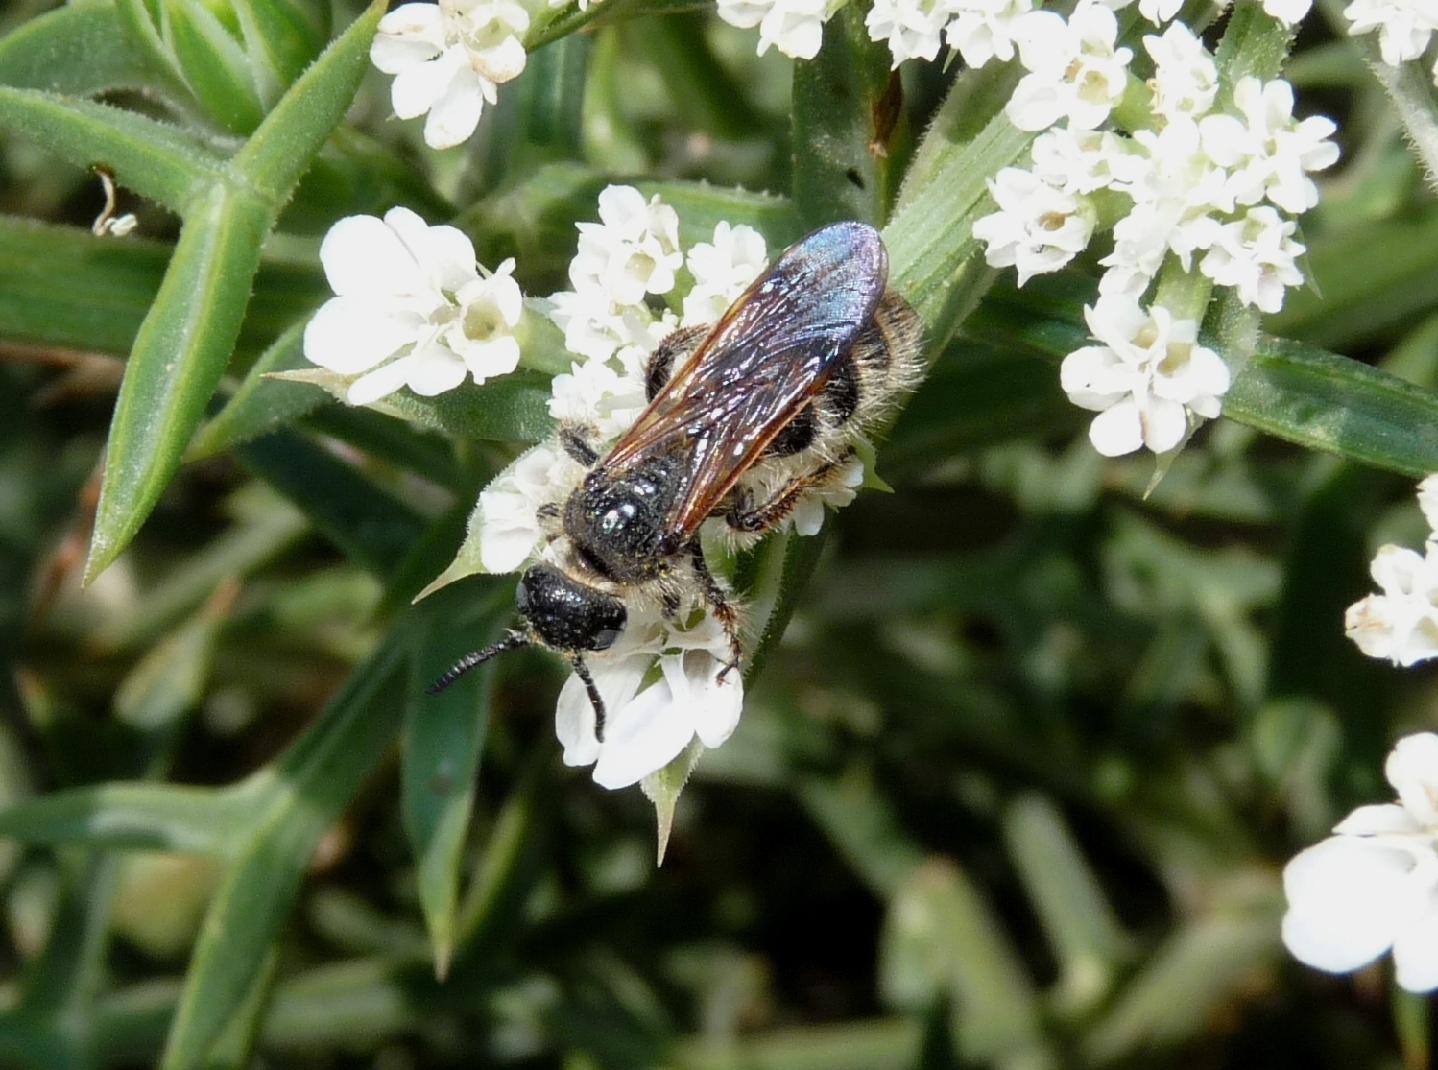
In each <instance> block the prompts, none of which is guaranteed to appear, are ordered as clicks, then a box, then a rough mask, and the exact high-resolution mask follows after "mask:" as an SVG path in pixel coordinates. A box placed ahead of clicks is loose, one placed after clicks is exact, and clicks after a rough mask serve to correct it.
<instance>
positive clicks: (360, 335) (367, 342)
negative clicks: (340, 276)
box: [305, 297, 423, 375]
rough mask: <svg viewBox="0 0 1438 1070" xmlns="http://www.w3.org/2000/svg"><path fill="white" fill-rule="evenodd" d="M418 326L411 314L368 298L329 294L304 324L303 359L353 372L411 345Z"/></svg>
mask: <svg viewBox="0 0 1438 1070" xmlns="http://www.w3.org/2000/svg"><path fill="white" fill-rule="evenodd" d="M422 327H423V321H422V320H421V319H420V318H419V317H418V316H416V315H414V314H412V313H406V312H404V311H397V310H395V309H393V308H387V307H385V306H384V305H383V304H381V303H378V302H375V301H372V300H370V301H363V300H358V299H356V298H353V297H331V298H330V299H329V300H328V301H326V302H325V303H324V304H322V305H321V306H320V309H319V311H318V312H316V313H315V314H314V316H313V317H311V319H310V321H309V323H307V324H305V359H306V360H308V361H309V362H310V363H312V364H318V365H319V366H320V367H321V368H328V369H330V371H336V372H339V373H341V374H343V375H355V374H358V373H359V372H363V371H368V370H369V369H370V368H373V367H374V366H375V365H376V364H378V363H379V362H380V361H382V360H384V359H385V358H386V357H390V356H393V355H394V354H395V353H397V352H399V350H400V349H402V348H404V347H405V346H406V345H410V344H412V343H413V342H414V341H415V339H416V338H417V337H418V333H419V331H420V329H421V328H422Z"/></svg>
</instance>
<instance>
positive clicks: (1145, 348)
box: [1059, 295, 1229, 457]
mask: <svg viewBox="0 0 1438 1070" xmlns="http://www.w3.org/2000/svg"><path fill="white" fill-rule="evenodd" d="M1084 315H1085V316H1086V318H1087V319H1088V324H1089V329H1090V330H1091V331H1092V332H1093V335H1094V337H1095V338H1096V339H1097V340H1098V341H1099V342H1101V343H1102V345H1096V346H1085V347H1084V348H1083V349H1078V350H1075V351H1074V352H1072V353H1070V354H1069V355H1068V356H1067V357H1065V358H1064V362H1063V366H1062V367H1061V368H1060V369H1059V381H1060V382H1061V383H1062V385H1063V388H1064V392H1065V393H1067V394H1068V396H1069V400H1070V401H1072V402H1073V403H1074V404H1075V405H1078V406H1080V407H1081V408H1085V409H1091V410H1094V411H1096V412H1098V413H1099V415H1098V416H1095V417H1094V419H1093V422H1092V423H1091V424H1090V425H1089V440H1090V441H1091V442H1092V443H1093V445H1094V449H1096V450H1098V451H1099V453H1101V454H1103V455H1104V456H1105V457H1118V456H1121V455H1122V454H1125V453H1132V452H1133V451H1134V450H1136V449H1138V448H1139V447H1140V446H1147V447H1148V448H1149V449H1150V450H1152V451H1153V452H1154V453H1164V452H1167V451H1168V450H1171V449H1175V448H1176V447H1178V446H1179V445H1181V444H1182V443H1183V441H1184V439H1185V438H1186V437H1187V436H1188V431H1189V427H1190V421H1191V420H1196V419H1199V418H1205V419H1212V418H1213V417H1215V416H1217V415H1218V410H1219V399H1220V398H1221V397H1222V396H1223V395H1224V394H1225V393H1227V392H1228V386H1229V373H1228V365H1226V364H1224V362H1223V358H1222V357H1220V356H1219V355H1218V354H1217V353H1215V352H1214V351H1213V350H1211V349H1207V348H1205V347H1204V346H1201V345H1199V344H1198V324H1197V323H1195V322H1194V321H1193V320H1175V319H1174V318H1173V315H1172V314H1171V313H1170V312H1169V310H1168V309H1166V308H1164V307H1162V306H1161V305H1154V306H1153V307H1151V308H1149V309H1148V310H1147V311H1144V310H1143V309H1141V308H1139V306H1138V303H1137V302H1136V301H1134V300H1133V298H1131V297H1128V296H1126V295H1116V296H1110V297H1103V298H1100V299H1099V301H1098V303H1097V304H1095V305H1093V306H1092V307H1089V308H1086V309H1084Z"/></svg>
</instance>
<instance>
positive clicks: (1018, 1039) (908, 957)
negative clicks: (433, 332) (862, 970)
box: [880, 859, 1058, 1068]
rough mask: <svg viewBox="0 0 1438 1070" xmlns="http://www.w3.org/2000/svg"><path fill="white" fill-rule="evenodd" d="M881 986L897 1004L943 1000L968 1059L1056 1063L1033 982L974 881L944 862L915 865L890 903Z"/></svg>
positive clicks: (1035, 1064)
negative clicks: (941, 997) (938, 996)
mask: <svg viewBox="0 0 1438 1070" xmlns="http://www.w3.org/2000/svg"><path fill="white" fill-rule="evenodd" d="M880 956H881V963H880V985H881V987H882V988H883V989H884V990H885V992H886V993H887V995H888V997H889V999H890V1000H891V1001H893V1002H896V1003H898V1004H899V1005H901V1006H909V1007H918V1008H922V1007H923V1006H924V1005H925V1004H928V1003H929V1002H930V1001H931V1000H932V998H933V995H934V994H938V993H942V994H944V995H947V996H948V998H949V1000H950V1005H951V1006H952V1007H953V1008H954V1010H955V1014H956V1017H957V1019H958V1022H957V1025H956V1027H955V1030H954V1032H955V1035H956V1036H957V1037H958V1040H959V1047H960V1049H961V1051H962V1053H963V1056H964V1058H965V1059H966V1060H972V1061H974V1062H984V1063H987V1062H989V1061H990V1060H995V1059H1002V1060H1003V1061H1004V1062H1006V1063H1008V1062H1013V1063H1015V1064H1017V1065H1023V1066H1029V1067H1036V1068H1037V1067H1053V1066H1057V1065H1058V1060H1057V1054H1056V1053H1055V1052H1054V1051H1053V1050H1052V1049H1051V1048H1050V1046H1049V1042H1048V1041H1047V1040H1046V1039H1045V1038H1044V1035H1043V1029H1042V1016H1041V1013H1040V1009H1039V1004H1038V999H1037V995H1036V993H1035V992H1034V989H1033V983H1032V981H1031V980H1030V979H1029V977H1028V974H1027V972H1026V971H1025V969H1024V964H1023V961H1022V959H1021V958H1020V957H1019V954H1018V952H1017V950H1016V949H1015V948H1014V947H1013V946H1012V945H1011V944H1010V943H1009V941H1008V940H1007V939H1006V937H1005V935H1004V927H1003V925H1002V924H1001V923H1000V922H999V919H998V918H997V917H996V916H995V914H994V912H993V909H992V908H991V907H990V906H989V904H988V903H986V902H984V900H983V897H982V896H981V895H980V893H979V891H978V889H977V888H975V887H974V885H973V882H972V881H970V880H969V878H968V877H967V876H966V875H965V874H964V873H963V872H962V871H961V870H960V869H959V868H958V867H957V866H954V865H952V864H951V863H949V862H947V861H943V860H940V859H931V860H929V861H927V862H925V863H924V864H923V865H922V866H920V867H918V868H917V869H916V870H915V871H914V872H913V873H912V874H911V875H910V876H909V877H908V878H907V879H906V880H905V881H904V882H903V884H902V886H901V887H900V888H899V889H898V890H897V891H896V893H895V895H894V897H893V899H892V901H891V902H890V904H889V912H888V916H887V918H886V921H885V926H884V934H883V937H882V943H881V947H880Z"/></svg>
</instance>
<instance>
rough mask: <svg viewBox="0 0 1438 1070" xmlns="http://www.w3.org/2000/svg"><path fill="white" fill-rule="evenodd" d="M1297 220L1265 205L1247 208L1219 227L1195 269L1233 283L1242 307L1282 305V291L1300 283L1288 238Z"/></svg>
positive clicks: (1295, 246)
mask: <svg viewBox="0 0 1438 1070" xmlns="http://www.w3.org/2000/svg"><path fill="white" fill-rule="evenodd" d="M1295 229H1296V224H1295V223H1294V222H1293V220H1291V219H1284V218H1282V217H1281V216H1280V215H1279V214H1278V213H1277V212H1276V211H1274V209H1272V208H1270V207H1269V206H1268V205H1266V204H1265V205H1261V206H1259V207H1258V208H1250V209H1249V210H1248V212H1247V214H1246V215H1245V216H1244V217H1243V218H1242V219H1239V220H1236V221H1235V222H1232V223H1228V224H1226V225H1224V226H1222V227H1219V228H1218V230H1217V233H1216V234H1215V235H1214V237H1213V241H1212V247H1211V248H1210V249H1209V250H1208V253H1207V255H1205V256H1204V258H1203V261H1202V263H1200V264H1199V269H1200V270H1201V271H1202V272H1203V273H1204V274H1205V275H1207V276H1208V277H1209V278H1211V279H1212V280H1213V281H1214V282H1216V283H1218V284H1219V285H1220V286H1232V287H1234V288H1235V289H1236V290H1237V291H1238V296H1239V299H1240V300H1241V301H1242V302H1243V303H1244V304H1246V305H1256V306H1257V307H1258V308H1259V309H1261V310H1262V311H1264V312H1277V311H1278V310H1279V309H1280V308H1282V307H1283V292H1284V290H1285V288H1287V287H1289V286H1298V285H1300V284H1301V283H1302V282H1303V272H1301V271H1299V270H1298V263H1297V260H1298V257H1299V256H1301V255H1302V254H1303V246H1302V245H1300V244H1299V243H1298V242H1296V241H1294V240H1293V232H1294V230H1295Z"/></svg>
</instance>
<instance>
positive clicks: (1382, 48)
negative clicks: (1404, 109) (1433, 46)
mask: <svg viewBox="0 0 1438 1070" xmlns="http://www.w3.org/2000/svg"><path fill="white" fill-rule="evenodd" d="M1343 16H1344V18H1346V19H1347V20H1348V34H1349V36H1350V37H1358V36H1361V35H1363V34H1369V33H1376V34H1377V35H1378V54H1379V55H1380V56H1381V57H1382V58H1383V62H1384V63H1386V64H1388V65H1389V66H1390V67H1397V66H1398V65H1399V64H1402V63H1407V62H1409V61H1410V60H1416V59H1419V58H1421V57H1422V55H1423V53H1424V52H1425V51H1427V49H1428V42H1429V40H1430V39H1431V38H1432V36H1433V34H1434V33H1438V4H1435V3H1434V2H1433V0H1353V2H1352V3H1351V4H1349V5H1348V6H1347V7H1346V8H1344V9H1343ZM1433 80H1434V82H1435V84H1438V60H1435V62H1434V64H1433Z"/></svg>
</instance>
